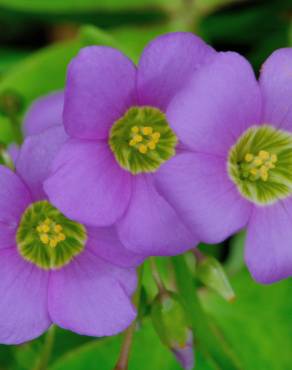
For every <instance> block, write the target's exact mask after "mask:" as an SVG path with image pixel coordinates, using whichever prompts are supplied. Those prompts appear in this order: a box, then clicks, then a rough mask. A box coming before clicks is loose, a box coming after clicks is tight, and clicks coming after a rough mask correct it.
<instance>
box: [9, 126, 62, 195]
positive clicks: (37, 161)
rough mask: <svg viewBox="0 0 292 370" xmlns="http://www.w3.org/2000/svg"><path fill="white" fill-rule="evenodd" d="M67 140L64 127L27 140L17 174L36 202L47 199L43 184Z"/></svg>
mask: <svg viewBox="0 0 292 370" xmlns="http://www.w3.org/2000/svg"><path fill="white" fill-rule="evenodd" d="M66 139H67V135H66V133H65V131H64V129H63V127H62V126H56V127H51V128H49V129H48V130H46V131H44V132H43V133H41V134H38V135H32V136H29V137H27V138H26V139H25V141H24V143H23V145H22V147H21V149H20V152H19V155H18V158H17V161H16V172H17V173H18V174H19V175H20V176H21V178H22V179H23V180H24V182H25V183H26V184H27V186H28V187H29V189H30V191H31V194H32V196H33V198H34V200H39V199H43V198H46V195H45V193H44V190H43V182H44V180H45V179H46V178H47V177H48V175H49V170H50V167H51V165H52V162H53V160H54V159H55V157H56V155H57V153H58V151H59V150H60V148H61V146H62V144H63V143H64V142H65V141H66Z"/></svg>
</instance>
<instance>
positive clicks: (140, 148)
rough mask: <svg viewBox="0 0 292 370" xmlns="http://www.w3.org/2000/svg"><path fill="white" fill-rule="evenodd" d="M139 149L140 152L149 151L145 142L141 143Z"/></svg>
mask: <svg viewBox="0 0 292 370" xmlns="http://www.w3.org/2000/svg"><path fill="white" fill-rule="evenodd" d="M138 150H139V152H140V153H142V154H146V153H147V151H148V148H147V146H146V145H145V144H141V145H139V147H138Z"/></svg>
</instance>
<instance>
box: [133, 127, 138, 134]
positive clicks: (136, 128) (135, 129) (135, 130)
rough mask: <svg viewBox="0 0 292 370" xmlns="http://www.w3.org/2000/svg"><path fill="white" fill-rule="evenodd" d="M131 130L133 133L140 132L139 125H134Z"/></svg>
mask: <svg viewBox="0 0 292 370" xmlns="http://www.w3.org/2000/svg"><path fill="white" fill-rule="evenodd" d="M131 131H132V132H133V134H138V132H139V127H138V126H134V127H132V128H131Z"/></svg>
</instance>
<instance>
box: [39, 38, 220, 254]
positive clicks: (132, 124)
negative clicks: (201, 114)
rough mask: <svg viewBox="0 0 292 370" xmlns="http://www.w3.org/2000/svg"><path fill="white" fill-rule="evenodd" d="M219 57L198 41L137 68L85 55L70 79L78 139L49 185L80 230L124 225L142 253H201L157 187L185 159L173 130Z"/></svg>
mask: <svg viewBox="0 0 292 370" xmlns="http://www.w3.org/2000/svg"><path fill="white" fill-rule="evenodd" d="M214 55H216V53H215V51H214V50H213V49H212V48H210V47H209V46H207V45H206V44H205V43H204V42H203V41H202V40H200V39H199V38H198V37H196V36H194V35H192V34H189V33H174V34H168V35H165V36H162V37H159V38H157V39H156V40H154V41H153V42H151V43H150V45H148V46H147V47H146V49H145V50H144V52H143V54H142V57H141V59H140V62H139V65H138V67H137V68H136V67H135V66H134V64H133V63H132V62H131V61H130V60H129V59H128V58H127V57H125V56H124V55H123V54H122V53H120V52H119V51H117V50H115V49H112V48H108V47H96V46H93V47H87V48H84V49H83V50H82V51H81V52H80V53H79V55H78V56H77V57H76V58H75V59H74V60H73V61H72V62H71V64H70V66H69V70H68V77H67V86H66V89H65V102H64V115H63V117H64V126H65V130H66V132H67V134H68V135H69V137H70V138H69V140H68V141H67V142H66V143H65V144H64V145H63V147H62V149H61V151H60V153H59V154H58V156H57V159H56V160H55V162H54V164H53V168H52V174H51V176H50V178H49V179H48V180H47V181H46V182H45V190H46V192H47V194H48V196H49V198H50V200H51V202H52V203H53V204H54V205H55V206H57V207H58V208H59V209H60V210H61V211H62V212H64V214H66V215H67V216H68V217H72V218H74V219H76V220H79V221H80V222H85V223H88V224H90V225H99V226H105V225H110V224H114V223H115V224H116V226H117V231H118V235H119V237H120V239H121V240H122V242H123V243H124V245H125V246H126V247H127V248H128V249H129V250H133V251H134V252H136V253H140V254H144V255H172V254H177V253H181V252H183V251H185V250H186V249H188V248H190V247H192V246H195V244H196V243H197V236H196V234H195V230H194V229H192V230H190V229H188V228H187V227H186V226H185V225H184V224H183V223H182V221H181V219H180V217H179V216H178V214H177V212H176V210H175V208H174V207H173V206H172V204H171V203H170V202H169V201H168V199H167V197H166V196H165V194H164V193H163V192H161V191H159V190H158V188H157V184H156V181H157V174H158V173H159V172H160V168H161V165H162V164H163V163H165V162H167V160H169V159H170V158H171V157H173V156H175V154H176V152H178V151H179V150H180V136H179V135H176V134H175V132H174V131H173V129H172V128H171V127H170V125H169V124H168V110H169V109H170V107H171V105H172V101H173V99H174V97H175V95H176V94H177V93H178V92H179V91H180V90H181V89H182V88H183V87H184V85H185V84H186V83H187V82H188V81H189V79H190V78H191V76H192V75H193V74H195V73H196V72H197V71H198V70H199V69H200V67H201V66H202V65H203V64H205V63H207V62H209V60H211V59H212V58H213V56H214ZM182 110H183V107H182Z"/></svg>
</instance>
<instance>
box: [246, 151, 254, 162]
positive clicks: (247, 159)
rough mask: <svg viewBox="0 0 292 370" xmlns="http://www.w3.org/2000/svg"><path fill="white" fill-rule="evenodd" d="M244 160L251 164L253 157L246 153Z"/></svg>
mask: <svg viewBox="0 0 292 370" xmlns="http://www.w3.org/2000/svg"><path fill="white" fill-rule="evenodd" d="M244 159H245V161H246V162H251V161H252V160H253V155H252V154H251V153H247V154H246V155H245V157H244Z"/></svg>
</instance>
